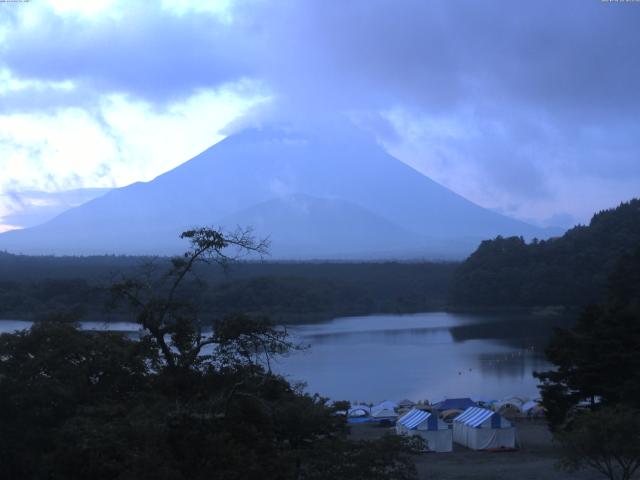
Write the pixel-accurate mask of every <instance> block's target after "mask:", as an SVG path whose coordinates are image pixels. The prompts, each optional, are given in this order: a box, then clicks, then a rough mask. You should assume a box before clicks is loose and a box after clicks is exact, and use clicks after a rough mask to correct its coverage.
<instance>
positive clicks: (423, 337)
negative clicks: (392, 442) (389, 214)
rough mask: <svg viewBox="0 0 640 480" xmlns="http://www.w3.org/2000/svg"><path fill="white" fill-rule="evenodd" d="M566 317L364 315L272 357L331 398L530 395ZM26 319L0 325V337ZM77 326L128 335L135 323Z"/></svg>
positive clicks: (313, 332) (321, 329)
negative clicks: (545, 350)
mask: <svg viewBox="0 0 640 480" xmlns="http://www.w3.org/2000/svg"><path fill="white" fill-rule="evenodd" d="M569 322H570V320H567V319H564V318H562V317H557V316H534V315H524V314H491V315H487V314H483V315H479V314H459V313H443V312H430V313H421V314H413V315H369V316H361V317H344V318H337V319H335V320H332V321H329V322H324V323H318V324H311V325H301V326H290V327H288V330H289V332H290V333H291V334H292V335H293V337H294V339H295V341H296V342H298V343H300V344H304V345H309V348H308V349H306V350H304V351H300V352H295V353H292V354H291V355H289V356H288V357H285V358H282V359H279V360H278V361H277V363H276V364H275V365H274V369H275V370H277V371H278V372H280V373H282V374H284V375H285V376H287V378H289V379H290V380H291V381H299V380H304V381H305V382H306V383H307V390H308V391H309V392H311V393H315V392H318V393H320V394H321V395H323V396H328V397H330V398H332V399H344V400H350V401H352V402H353V401H366V402H379V401H382V400H385V399H389V400H401V399H403V398H409V399H411V400H414V401H417V400H424V399H428V400H430V401H437V400H439V399H442V398H447V397H448V398H452V397H460V396H473V397H482V398H485V399H489V400H490V399H501V398H504V397H507V396H512V395H518V396H527V397H537V396H538V392H537V388H536V385H537V380H536V379H535V378H533V376H532V373H533V372H534V371H536V370H545V369H548V368H550V365H549V364H548V363H547V362H546V360H545V358H544V354H543V348H544V345H545V344H546V342H547V341H548V338H549V335H550V333H551V329H552V328H553V327H554V326H558V325H559V326H567V325H568V324H569ZM29 325H30V322H21V321H14V320H0V332H6V331H15V330H16V329H20V328H28V327H29ZM82 326H83V328H85V329H92V330H103V329H105V328H110V329H113V330H118V331H125V332H135V331H137V328H138V327H137V325H136V324H132V323H124V322H119V323H115V324H110V325H109V326H106V324H104V323H100V322H83V323H82Z"/></svg>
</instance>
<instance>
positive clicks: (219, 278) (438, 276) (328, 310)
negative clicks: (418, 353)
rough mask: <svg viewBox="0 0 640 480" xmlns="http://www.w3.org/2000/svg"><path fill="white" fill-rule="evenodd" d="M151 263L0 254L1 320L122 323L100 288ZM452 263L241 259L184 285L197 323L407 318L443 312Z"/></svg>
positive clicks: (137, 259) (116, 258)
mask: <svg viewBox="0 0 640 480" xmlns="http://www.w3.org/2000/svg"><path fill="white" fill-rule="evenodd" d="M151 260H152V259H151V258H150V257H149V258H145V257H127V256H93V257H53V256H42V257H34V256H23V255H12V254H8V253H3V252H0V319H2V318H4V319H25V320H30V319H35V320H37V319H41V318H44V317H46V316H48V315H51V314H52V313H53V314H56V313H62V314H71V315H72V316H79V317H80V319H83V320H102V319H105V320H122V319H126V318H127V317H125V316H124V314H125V313H126V312H125V311H124V310H122V311H119V310H116V311H114V312H111V313H110V314H109V315H106V310H105V304H106V303H107V300H108V299H109V295H108V290H107V288H108V286H109V285H110V284H112V283H113V281H114V280H115V279H116V278H118V277H117V275H118V274H123V275H125V276H131V275H133V274H134V273H135V272H136V271H137V270H138V269H139V268H140V266H141V265H143V264H144V263H145V262H147V263H148V262H150V261H151ZM163 262H167V264H168V259H166V258H159V259H155V260H154V263H155V264H156V266H157V267H159V268H158V271H160V272H162V271H163V267H166V266H167V265H164V264H163ZM455 265H456V264H452V263H438V262H435V263H429V262H416V263H401V262H378V263H376V262H371V263H357V262H344V263H339V262H335V263H331V262H326V263H325V262H317V263H310V262H309V263H302V262H289V263H284V262H281V263H275V262H265V263H258V262H246V263H245V262H241V263H237V264H232V265H231V266H230V268H229V271H228V273H227V274H226V275H225V274H223V273H222V272H221V271H220V269H218V268H215V267H213V266H211V267H210V268H203V269H202V270H199V271H198V272H197V273H198V277H199V279H200V280H203V281H204V285H196V284H195V283H194V284H192V285H191V287H193V288H191V287H189V286H187V290H190V291H189V292H187V293H188V294H189V296H190V297H191V295H197V303H198V305H199V306H200V310H201V312H202V317H203V318H207V317H219V316H223V315H225V314H228V313H232V312H239V311H242V312H246V313H254V314H259V315H267V316H269V317H271V318H272V319H273V320H274V321H282V322H286V323H301V322H308V321H315V320H323V319H329V318H332V317H334V316H342V315H357V314H369V313H378V312H379V313H385V312H388V313H397V312H401V313H411V312H420V311H425V310H435V309H443V308H444V306H445V304H446V301H447V295H448V287H449V283H450V279H451V275H452V273H453V271H454V269H455ZM200 287H203V288H200ZM191 298H192V299H193V297H191Z"/></svg>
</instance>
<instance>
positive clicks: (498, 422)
mask: <svg viewBox="0 0 640 480" xmlns="http://www.w3.org/2000/svg"><path fill="white" fill-rule="evenodd" d="M453 441H454V442H456V443H459V444H460V445H464V446H465V447H469V448H471V449H473V450H486V449H488V448H501V447H506V448H514V447H515V445H516V440H515V428H514V427H513V425H511V423H510V422H509V421H508V420H507V419H505V418H503V417H502V416H501V415H499V414H498V413H496V412H494V411H492V410H487V409H486V408H480V407H471V408H467V409H466V410H465V411H464V412H462V413H461V414H460V415H458V416H457V417H456V418H454V419H453Z"/></svg>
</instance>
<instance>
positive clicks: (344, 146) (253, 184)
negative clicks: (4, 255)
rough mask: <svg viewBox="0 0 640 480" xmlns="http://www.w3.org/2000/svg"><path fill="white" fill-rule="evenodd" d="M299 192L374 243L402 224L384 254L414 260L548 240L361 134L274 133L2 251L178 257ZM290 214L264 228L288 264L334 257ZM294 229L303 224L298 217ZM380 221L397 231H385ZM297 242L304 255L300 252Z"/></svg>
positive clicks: (263, 132)
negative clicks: (192, 237) (495, 242)
mask: <svg viewBox="0 0 640 480" xmlns="http://www.w3.org/2000/svg"><path fill="white" fill-rule="evenodd" d="M295 195H304V196H306V198H312V197H313V198H315V201H314V202H315V203H317V202H318V201H320V200H321V199H322V201H323V202H324V205H325V207H327V205H328V204H327V203H326V202H327V201H335V200H339V201H343V202H346V204H348V205H349V206H350V207H349V209H348V211H349V214H350V215H352V217H353V216H357V217H360V219H359V220H354V218H351V219H350V220H349V222H347V223H353V224H354V225H356V224H357V225H361V228H364V226H365V225H366V224H367V222H369V223H368V224H369V229H370V232H369V234H368V235H369V236H371V237H372V238H373V237H375V236H379V235H381V231H383V230H385V229H387V228H390V227H388V225H391V224H392V225H394V227H393V228H394V229H398V232H397V233H398V235H402V238H397V235H396V236H394V238H395V241H392V242H391V243H389V245H388V248H385V249H384V250H385V251H386V252H387V253H386V254H385V255H386V256H404V255H406V254H407V253H408V252H409V251H415V248H414V247H418V248H419V249H420V250H421V251H422V252H423V254H422V255H421V256H434V255H435V256H439V257H442V256H443V254H444V256H447V255H449V256H457V255H460V253H461V251H460V248H458V251H455V249H449V253H447V248H448V245H450V243H451V240H452V239H457V240H458V241H460V242H461V244H462V245H464V247H462V251H464V253H466V252H470V251H471V249H472V248H473V246H474V243H475V242H479V240H480V239H482V238H486V237H489V236H495V235H498V234H503V235H513V234H517V235H524V236H526V237H532V236H544V235H545V232H544V231H543V230H541V229H538V228H536V227H532V226H530V225H528V224H525V223H523V222H519V221H516V220H513V219H510V218H507V217H504V216H501V215H499V214H497V213H494V212H491V211H489V210H486V209H483V208H481V207H479V206H477V205H475V204H473V203H471V202H469V201H467V200H465V199H464V198H462V197H460V196H459V195H457V194H455V193H453V192H451V191H450V190H448V189H446V188H444V187H443V186H441V185H439V184H437V183H436V182H434V181H432V180H431V179H429V178H428V177H426V176H424V175H422V174H421V173H419V172H417V171H416V170H414V169H412V168H411V167H409V166H407V165H406V164H404V163H402V162H400V161H398V160H397V159H395V158H394V157H392V156H390V155H389V154H388V153H386V152H385V151H384V150H383V149H382V148H381V147H379V146H378V145H377V144H376V143H375V142H373V141H371V140H370V139H368V138H367V137H366V136H365V135H364V134H362V133H361V132H359V131H356V130H353V129H351V130H349V129H345V130H342V131H340V132H332V133H331V134H326V133H311V134H309V133H292V132H288V131H286V130H283V129H274V128H268V129H260V130H259V129H251V130H246V131H243V132H241V133H239V134H235V135H231V136H229V137H228V138H226V139H225V140H223V141H222V142H220V143H218V144H216V145H214V146H213V147H211V148H209V149H208V150H206V151H204V152H203V153H201V154H200V155H198V156H196V157H195V158H193V159H192V160H190V161H188V162H186V163H184V164H182V165H180V166H179V167H177V168H175V169H173V170H171V171H169V172H167V173H165V174H163V175H160V176H159V177H157V178H156V179H154V180H153V181H151V182H148V183H136V184H133V185H130V186H128V187H124V188H120V189H116V190H113V191H111V192H109V193H107V194H106V195H104V196H102V197H100V198H97V199H95V200H93V201H91V202H88V203H86V204H84V205H82V206H80V207H77V208H74V209H71V210H69V211H67V212H65V213H63V214H61V215H60V216H58V217H56V218H55V219H53V220H51V221H49V222H48V223H46V224H43V225H40V226H37V227H34V228H30V229H26V230H22V231H15V232H8V233H6V234H3V235H0V248H4V249H7V250H10V251H17V252H23V253H57V254H60V253H85V254H86V253H175V252H177V251H179V250H180V249H181V248H182V244H180V243H178V242H177V240H176V238H177V235H178V233H179V232H180V231H182V230H183V229H185V228H188V227H192V226H195V225H222V226H225V227H228V226H231V227H233V226H235V223H238V222H240V218H242V217H243V215H244V217H243V218H244V219H246V220H247V221H252V222H253V221H257V220H260V219H259V218H258V217H257V216H256V212H255V211H254V213H253V216H251V215H249V214H248V213H246V211H250V209H251V208H258V207H257V206H258V205H260V204H264V203H265V202H269V201H274V200H278V199H279V205H280V208H284V205H285V203H286V202H285V200H284V199H288V200H287V201H288V202H289V204H290V203H291V200H292V199H294V198H296V197H295ZM283 202H285V203H283ZM248 209H249V210H248ZM241 212H245V213H244V214H243V213H241ZM290 213H293V210H290ZM343 213H344V214H345V215H346V212H343ZM247 215H248V216H247ZM282 215H283V216H282V218H281V219H280V220H279V221H278V222H275V223H273V224H271V225H270V224H269V222H267V220H266V218H265V219H264V221H262V224H264V231H265V233H268V234H270V235H271V236H272V238H274V240H277V243H273V249H274V252H278V256H279V257H280V258H287V257H290V256H294V257H298V256H300V255H303V256H309V257H314V256H316V253H317V256H325V255H326V254H327V253H329V252H328V251H327V252H317V250H316V249H317V248H318V245H317V243H318V242H317V241H316V239H317V238H318V235H317V230H318V228H319V227H318V228H316V229H315V230H316V232H315V233H313V232H310V233H308V234H307V235H302V234H300V235H297V236H295V238H290V237H291V233H292V229H291V228H289V229H288V230H287V228H285V227H287V221H286V218H285V217H286V215H284V212H283V213H282ZM234 216H235V217H234ZM374 217H375V218H376V219H377V222H373V220H372V218H374ZM323 218H324V219H323V222H322V224H323V225H324V226H323V229H324V231H325V232H326V233H327V235H328V237H327V238H326V241H330V242H331V243H332V247H331V249H329V250H331V251H332V252H333V253H335V254H339V252H341V251H344V252H347V251H350V252H352V253H350V254H349V255H355V256H356V257H362V258H365V257H370V256H373V255H375V254H376V253H380V252H381V250H380V249H378V248H377V246H376V245H367V246H364V245H363V246H362V248H360V249H359V250H357V251H355V252H354V251H353V249H352V248H351V247H349V248H342V247H341V245H340V242H341V235H340V234H339V232H337V233H336V234H335V235H331V234H330V232H331V230H332V228H333V227H332V225H331V222H330V218H329V217H327V216H326V215H325V216H324V217H323ZM272 219H273V215H272ZM291 221H292V222H293V224H295V223H296V222H297V221H298V220H295V215H293V216H292V217H291ZM336 222H338V217H336ZM379 222H382V223H385V222H386V223H385V225H387V226H386V227H383V226H380V227H379V228H376V227H374V224H376V223H379ZM338 223H339V222H338ZM298 224H299V228H300V229H301V230H296V229H293V231H295V232H299V233H300V232H302V231H305V230H309V229H310V228H311V225H312V223H310V222H306V224H305V225H306V226H303V225H302V224H300V223H299V221H298ZM342 230H344V228H342ZM280 231H282V233H280ZM285 231H288V232H289V233H288V234H285ZM363 232H364V230H363ZM360 236H361V237H362V236H363V234H361V235H360ZM364 236H365V237H366V235H364ZM342 238H344V235H342ZM408 244H410V245H408ZM285 246H286V247H287V248H292V249H295V252H293V251H292V252H291V254H289V252H288V251H287V248H285ZM345 247H346V245H345ZM409 247H410V248H409ZM443 247H444V250H443ZM454 252H455V253H454Z"/></svg>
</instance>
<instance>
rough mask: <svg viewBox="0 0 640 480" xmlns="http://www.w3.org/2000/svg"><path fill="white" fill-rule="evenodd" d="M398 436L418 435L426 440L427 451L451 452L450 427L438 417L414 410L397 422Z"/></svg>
mask: <svg viewBox="0 0 640 480" xmlns="http://www.w3.org/2000/svg"><path fill="white" fill-rule="evenodd" d="M396 433H397V434H398V435H418V436H420V437H422V439H424V441H425V442H426V444H427V449H428V450H431V451H433V452H451V451H452V450H453V441H452V439H453V437H452V432H451V430H450V429H449V426H448V425H447V424H446V423H445V422H443V421H442V420H440V419H439V418H438V417H437V415H435V414H432V413H431V412H426V411H424V410H417V409H415V408H414V409H412V410H410V411H409V412H407V413H405V414H404V415H403V416H402V417H400V418H399V419H398V421H397V422H396Z"/></svg>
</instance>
